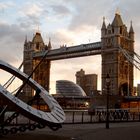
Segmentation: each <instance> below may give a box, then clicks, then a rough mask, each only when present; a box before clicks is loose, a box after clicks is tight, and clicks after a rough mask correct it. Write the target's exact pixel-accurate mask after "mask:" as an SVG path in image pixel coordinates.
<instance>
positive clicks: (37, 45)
mask: <svg viewBox="0 0 140 140" xmlns="http://www.w3.org/2000/svg"><path fill="white" fill-rule="evenodd" d="M36 49H37V50H39V42H37V43H36Z"/></svg>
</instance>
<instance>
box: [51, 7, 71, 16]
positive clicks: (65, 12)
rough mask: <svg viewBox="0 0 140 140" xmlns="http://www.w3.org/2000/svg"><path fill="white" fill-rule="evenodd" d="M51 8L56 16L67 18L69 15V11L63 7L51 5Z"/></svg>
mask: <svg viewBox="0 0 140 140" xmlns="http://www.w3.org/2000/svg"><path fill="white" fill-rule="evenodd" d="M51 8H52V10H53V12H54V14H55V15H58V16H67V15H69V14H70V13H71V12H70V10H69V9H68V8H67V7H66V6H64V5H52V6H51Z"/></svg>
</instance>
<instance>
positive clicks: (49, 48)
mask: <svg viewBox="0 0 140 140" xmlns="http://www.w3.org/2000/svg"><path fill="white" fill-rule="evenodd" d="M51 48H52V45H51V38H49V43H48V50H51Z"/></svg>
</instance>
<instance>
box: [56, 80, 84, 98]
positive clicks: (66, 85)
mask: <svg viewBox="0 0 140 140" xmlns="http://www.w3.org/2000/svg"><path fill="white" fill-rule="evenodd" d="M56 94H59V95H61V96H64V97H67V96H76V97H77V96H78V97H85V96H86V93H85V92H84V90H83V89H82V88H81V87H80V86H79V85H77V84H75V83H73V82H71V81H68V80H58V81H56Z"/></svg>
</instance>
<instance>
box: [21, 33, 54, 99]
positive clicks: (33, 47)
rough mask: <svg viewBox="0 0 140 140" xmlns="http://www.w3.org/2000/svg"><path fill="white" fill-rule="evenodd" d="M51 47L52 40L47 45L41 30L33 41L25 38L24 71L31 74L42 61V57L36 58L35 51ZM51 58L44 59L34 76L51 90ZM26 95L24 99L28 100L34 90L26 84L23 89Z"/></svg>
mask: <svg viewBox="0 0 140 140" xmlns="http://www.w3.org/2000/svg"><path fill="white" fill-rule="evenodd" d="M50 49H51V42H50V40H49V43H48V45H45V44H44V42H43V39H42V36H41V34H40V33H39V32H36V34H35V35H34V37H33V39H32V41H27V39H26V40H25V43H24V56H23V61H24V64H23V72H24V73H26V74H27V75H30V74H31V73H32V71H33V69H34V68H35V67H36V66H37V64H38V63H39V62H40V60H41V58H37V59H34V58H33V53H35V52H40V51H46V50H50ZM50 66H51V62H50V60H44V61H43V62H42V63H41V64H40V65H39V67H38V68H37V70H36V71H35V73H34V74H33V76H32V78H33V79H34V80H35V81H37V82H38V83H39V84H40V85H42V86H43V87H44V88H45V89H46V90H47V91H49V79H50ZM23 92H24V95H23V97H22V98H23V99H24V100H25V101H26V100H28V99H29V98H30V97H32V96H33V94H34V91H33V90H32V89H31V88H30V86H28V85H26V86H25V87H24V89H23Z"/></svg>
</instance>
